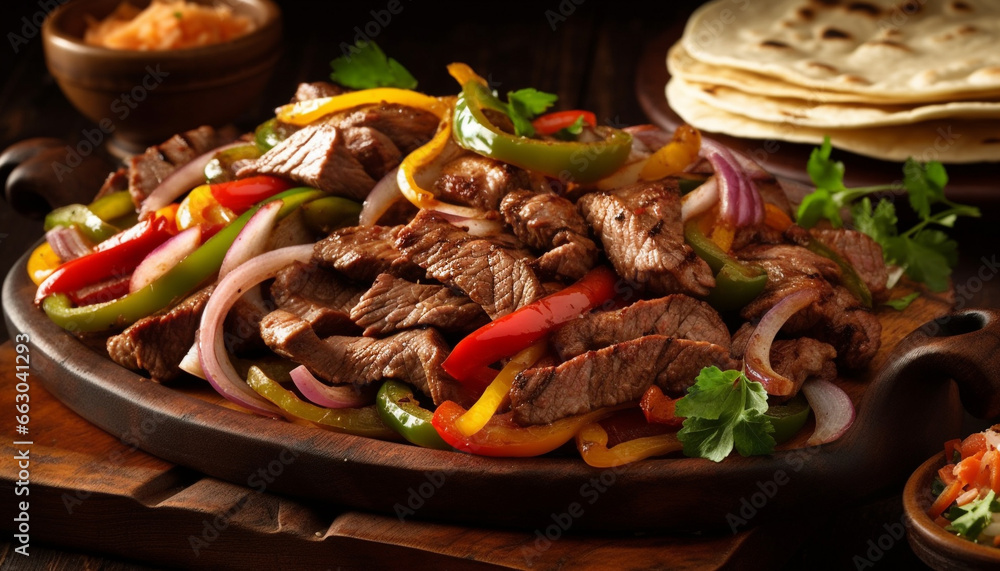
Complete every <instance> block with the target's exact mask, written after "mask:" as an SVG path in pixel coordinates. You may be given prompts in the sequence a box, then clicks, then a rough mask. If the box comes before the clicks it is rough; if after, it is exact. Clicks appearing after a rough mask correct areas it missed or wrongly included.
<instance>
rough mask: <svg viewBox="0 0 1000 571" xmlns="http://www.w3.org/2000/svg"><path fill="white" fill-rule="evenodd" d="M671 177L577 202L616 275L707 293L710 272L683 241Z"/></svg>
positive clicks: (666, 290)
mask: <svg viewBox="0 0 1000 571" xmlns="http://www.w3.org/2000/svg"><path fill="white" fill-rule="evenodd" d="M679 192H680V191H679V189H678V187H677V183H676V181H673V180H671V179H664V180H661V181H657V182H652V183H638V184H634V185H630V186H626V187H623V188H620V189H617V190H614V191H611V192H594V193H590V194H586V195H584V196H582V197H581V198H580V200H579V201H578V202H577V206H578V207H579V208H580V211H581V212H582V213H583V216H584V218H585V219H586V220H587V223H589V224H590V227H591V228H593V229H594V232H595V233H596V234H597V236H598V238H599V239H600V242H601V244H602V245H603V247H604V252H605V254H606V255H607V257H608V259H609V260H611V263H612V264H613V265H614V267H615V270H616V271H617V272H618V275H620V276H622V277H623V278H625V279H626V280H628V281H629V282H630V283H632V284H634V285H636V286H638V287H641V288H643V289H645V290H647V291H649V292H650V293H652V294H654V295H667V294H670V293H687V294H690V295H694V296H704V295H708V292H709V290H710V289H711V288H712V287H714V286H715V277H714V274H713V273H712V270H711V268H709V267H708V264H706V263H705V262H704V261H703V260H702V259H701V258H699V257H698V255H697V254H695V253H694V250H692V249H691V247H690V246H688V245H687V244H686V243H685V241H684V229H683V226H682V224H681V204H680V194H679Z"/></svg>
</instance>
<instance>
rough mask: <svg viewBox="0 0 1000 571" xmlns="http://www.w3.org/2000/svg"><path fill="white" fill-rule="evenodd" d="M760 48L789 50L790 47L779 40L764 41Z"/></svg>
mask: <svg viewBox="0 0 1000 571" xmlns="http://www.w3.org/2000/svg"><path fill="white" fill-rule="evenodd" d="M760 47H762V48H779V49H788V48H789V47H790V46H789V45H788V44H786V43H785V42H781V41H778V40H764V41H763V42H761V43H760Z"/></svg>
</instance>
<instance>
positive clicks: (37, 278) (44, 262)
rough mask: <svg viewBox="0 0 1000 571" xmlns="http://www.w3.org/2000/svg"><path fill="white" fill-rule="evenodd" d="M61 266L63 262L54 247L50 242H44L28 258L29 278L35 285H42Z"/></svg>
mask: <svg viewBox="0 0 1000 571" xmlns="http://www.w3.org/2000/svg"><path fill="white" fill-rule="evenodd" d="M60 264H62V260H61V259H60V258H59V256H58V255H56V253H55V252H54V251H53V250H52V246H50V245H49V243H48V242H42V243H41V244H39V245H38V247H37V248H35V249H34V250H32V251H31V255H30V256H28V277H30V278H31V281H32V282H34V283H35V285H41V284H42V282H44V281H45V278H47V277H49V275H51V274H52V272H54V271H56V268H58V267H59V265H60Z"/></svg>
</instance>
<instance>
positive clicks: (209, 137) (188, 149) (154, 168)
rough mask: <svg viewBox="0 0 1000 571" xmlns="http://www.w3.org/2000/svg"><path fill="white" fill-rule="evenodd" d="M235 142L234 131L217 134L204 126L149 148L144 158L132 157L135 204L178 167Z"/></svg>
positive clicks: (129, 163)
mask: <svg viewBox="0 0 1000 571" xmlns="http://www.w3.org/2000/svg"><path fill="white" fill-rule="evenodd" d="M235 138H236V134H235V133H234V132H233V131H232V130H218V131H217V130H215V129H213V128H212V127H208V126H203V127H198V128H197V129H193V130H190V131H185V132H183V133H179V134H177V135H174V136H173V137H171V138H170V139H168V140H166V141H165V142H163V143H161V144H159V145H154V146H152V147H149V148H148V149H146V151H145V152H144V153H142V154H141V155H135V156H133V157H130V158H129V159H128V160H127V161H126V166H127V167H128V173H129V174H128V190H129V193H130V194H131V195H132V202H134V203H135V204H136V206H139V205H140V204H141V203H142V201H143V200H145V199H146V197H147V196H149V193H150V192H152V191H153V189H155V188H156V187H157V186H159V185H160V182H162V181H163V179H165V178H166V177H167V176H168V175H170V173H172V172H174V171H175V170H177V168H178V167H180V166H182V165H184V164H186V163H188V162H190V161H191V159H194V158H195V157H197V156H199V155H202V154H204V153H207V152H208V151H210V150H212V149H214V148H216V147H218V146H221V145H223V144H225V143H228V142H230V141H232V140H234V139H235Z"/></svg>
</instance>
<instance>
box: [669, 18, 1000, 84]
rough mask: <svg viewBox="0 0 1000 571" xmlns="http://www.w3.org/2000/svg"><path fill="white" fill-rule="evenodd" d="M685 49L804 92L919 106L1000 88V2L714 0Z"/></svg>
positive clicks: (690, 30)
mask: <svg viewBox="0 0 1000 571" xmlns="http://www.w3.org/2000/svg"><path fill="white" fill-rule="evenodd" d="M681 43H682V45H683V47H684V50H685V51H686V52H687V53H688V54H690V56H691V57H693V58H694V59H695V60H698V61H700V62H703V63H706V64H711V65H713V66H716V67H731V68H737V69H741V70H745V71H751V72H754V73H757V74H763V75H768V76H773V77H775V78H777V79H780V80H782V81H784V82H786V83H789V84H793V85H796V86H800V87H805V88H817V89H825V90H830V91H839V92H844V93H855V94H863V95H865V96H871V97H883V98H884V97H888V98H899V99H904V100H912V101H927V100H930V99H932V98H939V97H942V96H946V95H953V94H957V93H978V92H984V93H995V92H996V91H997V90H998V89H1000V48H998V46H1000V2H997V1H995V0H910V2H909V3H907V2H902V1H900V0H857V1H851V2H848V1H838V0H824V1H820V0H767V1H764V0H715V1H713V2H709V3H708V4H705V5H703V6H702V7H701V8H699V9H698V10H697V11H695V13H694V14H693V15H692V16H691V18H690V19H689V20H688V23H687V26H686V28H685V31H684V35H683V37H682V38H681Z"/></svg>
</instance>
